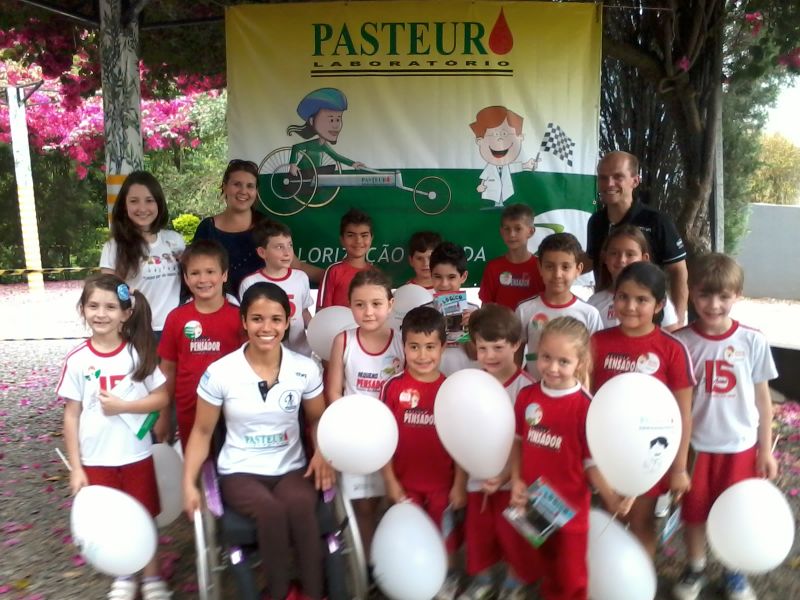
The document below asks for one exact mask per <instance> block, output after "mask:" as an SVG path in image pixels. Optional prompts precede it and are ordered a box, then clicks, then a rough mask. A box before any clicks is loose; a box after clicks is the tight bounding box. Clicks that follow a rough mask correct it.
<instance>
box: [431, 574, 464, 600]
mask: <svg viewBox="0 0 800 600" xmlns="http://www.w3.org/2000/svg"><path fill="white" fill-rule="evenodd" d="M459 580H460V578H459V576H458V575H455V574H450V575H448V576H447V579H445V580H444V583H443V584H442V587H441V588H440V589H439V591H438V592H437V593H436V596H435V600H455V598H456V596H457V595H458V588H459V583H460V581H459Z"/></svg>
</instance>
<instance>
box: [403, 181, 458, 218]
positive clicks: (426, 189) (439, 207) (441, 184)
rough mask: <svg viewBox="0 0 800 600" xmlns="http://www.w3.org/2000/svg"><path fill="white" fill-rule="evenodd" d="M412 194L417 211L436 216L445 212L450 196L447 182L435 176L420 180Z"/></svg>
mask: <svg viewBox="0 0 800 600" xmlns="http://www.w3.org/2000/svg"><path fill="white" fill-rule="evenodd" d="M412 194H413V196H414V205H415V206H416V207H417V210H419V211H420V212H421V213H423V214H426V215H438V214H440V213H443V212H444V211H446V210H447V207H448V206H450V198H451V196H452V192H451V191H450V186H449V185H447V182H446V181H445V180H444V179H442V178H441V177H436V176H428V177H423V178H422V179H420V180H419V181H418V182H417V185H415V186H414V191H413V192H412Z"/></svg>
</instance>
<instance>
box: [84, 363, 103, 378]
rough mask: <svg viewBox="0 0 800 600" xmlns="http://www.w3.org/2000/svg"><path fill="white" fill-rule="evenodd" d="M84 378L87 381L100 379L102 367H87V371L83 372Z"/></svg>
mask: <svg viewBox="0 0 800 600" xmlns="http://www.w3.org/2000/svg"><path fill="white" fill-rule="evenodd" d="M83 378H84V379H85V380H86V381H92V380H93V379H100V369H98V368H97V367H91V366H90V367H86V372H85V373H84V374H83Z"/></svg>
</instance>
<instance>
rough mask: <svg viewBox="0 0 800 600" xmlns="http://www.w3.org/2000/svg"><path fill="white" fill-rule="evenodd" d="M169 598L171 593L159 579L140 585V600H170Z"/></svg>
mask: <svg viewBox="0 0 800 600" xmlns="http://www.w3.org/2000/svg"><path fill="white" fill-rule="evenodd" d="M171 598H172V592H170V591H169V588H168V587H167V584H166V583H165V582H164V581H163V580H161V579H156V580H153V581H148V582H146V583H143V584H142V600H170V599H171Z"/></svg>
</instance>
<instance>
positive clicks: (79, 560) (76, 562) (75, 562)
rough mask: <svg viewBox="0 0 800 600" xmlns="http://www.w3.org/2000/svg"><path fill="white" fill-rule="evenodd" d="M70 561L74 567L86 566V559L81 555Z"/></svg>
mask: <svg viewBox="0 0 800 600" xmlns="http://www.w3.org/2000/svg"><path fill="white" fill-rule="evenodd" d="M70 560H71V561H72V566H74V567H82V566H84V565H85V564H86V559H85V558H83V557H82V556H81V555H80V554H76V555H75V556H73V557H72V558H71V559H70Z"/></svg>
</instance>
